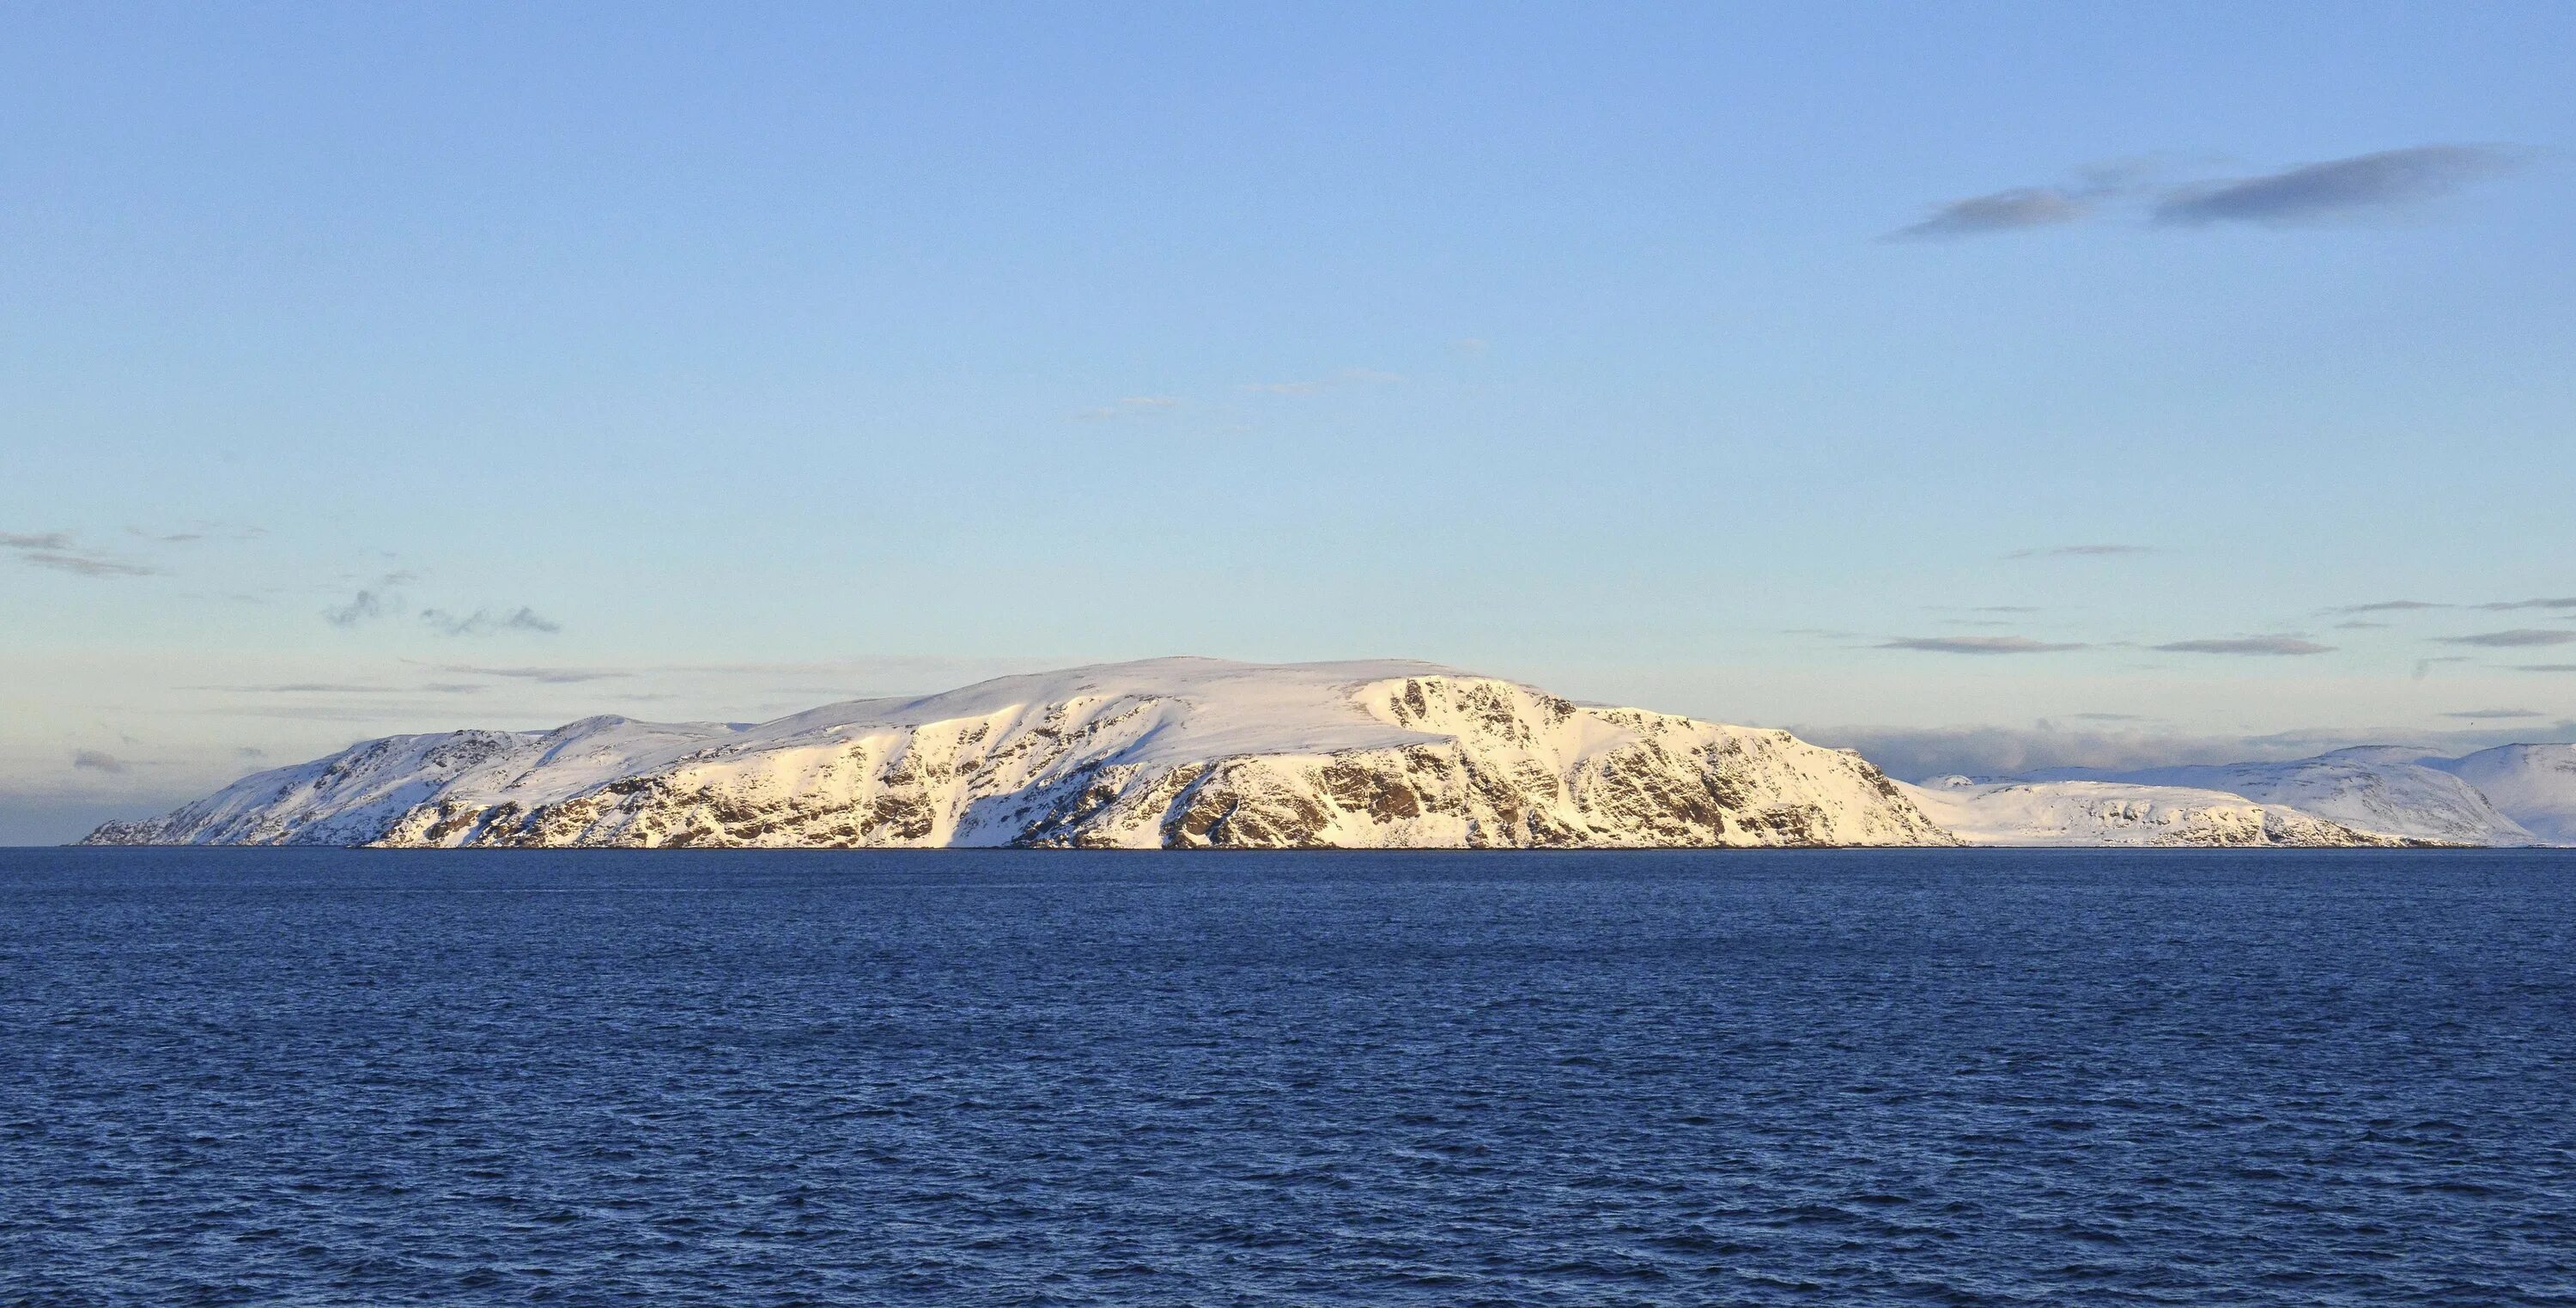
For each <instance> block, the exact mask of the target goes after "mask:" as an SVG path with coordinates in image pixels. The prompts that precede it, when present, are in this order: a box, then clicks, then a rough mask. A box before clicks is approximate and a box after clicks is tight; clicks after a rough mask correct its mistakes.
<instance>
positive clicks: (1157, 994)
mask: <svg viewBox="0 0 2576 1308" xmlns="http://www.w3.org/2000/svg"><path fill="white" fill-rule="evenodd" d="M415 1302H418V1303H458V1304H464V1303H473V1304H484V1303H516V1302H530V1303H534V1302H550V1303H573V1304H628V1303H632V1304H648V1303H649V1304H657V1305H658V1304H676V1305H696V1304H706V1305H759V1304H790V1303H841V1304H873V1303H888V1302H910V1303H937V1304H1007V1303H1152V1304H1162V1303H1173V1304H1177V1303H1192V1304H1224V1303H1351V1302H1387V1303H1392V1302H1405V1303H1424V1304H1453V1303H1456V1304H1467V1303H1513V1304H1523V1303H1527V1304H1550V1303H1562V1304H1619V1303H1727V1302H1732V1303H1751V1304H1771V1303H1830V1304H1851V1303H1880V1302H1936V1303H2032V1304H2063V1303H2191V1304H2205V1303H2227V1304H2268V1303H2277V1304H2333V1303H2351V1304H2360V1303H2370V1304H2383V1303H2455V1304H2481V1305H2483V1304H2504V1303H2568V1302H2576V859H2571V858H2570V857H2569V856H2568V855H2566V854H2556V853H2467V854H2464V853H2386V852H2364V853H2353V854H2344V853H2307V852H2294V853H2213V854H2188V853H2187V854H2165V855H2147V856H2141V855H2090V854H2073V853H2029V854H2001V853H1957V852H1906V853H1898V854H1863V853H1805V854H1777V855H1744V854H1734V855H1728V854H1712V855H1698V854H1653V855H1601V856H1591V855H1532V856H1520V855H1507V854H1474V855H1409V856H1393V857H1390V856H1378V855H1358V854H1351V855H1303V856H1275V857H1274V856H1261V855H1227V856H1214V857H1193V856H1184V855H1163V856H1135V855H1105V856H1093V855H1078V854H1061V853H1048V854H1008V853H996V854H966V853H953V854H897V855H869V854H782V855H762V854H689V853H649V854H622V853H563V854H502V855H480V854H387V853H368V852H343V851H289V852H272V851H224V850H217V851H200V852H189V851H113V850H99V851H61V852H56V851H9V852H5V853H0V1303H9V1304H46V1305H53V1304H85V1303H120V1304H151V1305H165V1304H168V1305H178V1304H215V1303H225V1304H232V1303H239V1304H335V1305H337V1304H388V1303H415Z"/></svg>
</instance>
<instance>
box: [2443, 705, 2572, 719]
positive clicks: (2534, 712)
mask: <svg viewBox="0 0 2576 1308" xmlns="http://www.w3.org/2000/svg"><path fill="white" fill-rule="evenodd" d="M2442 716H2443V717H2446V718H2467V719H2471V720H2475V719H2480V718H2545V717H2547V716H2549V715H2548V714H2546V713H2543V712H2541V711H2539V710H2538V709H2521V708H2490V709H2462V710H2460V711H2459V712H2457V713H2445V714H2443V715H2442Z"/></svg>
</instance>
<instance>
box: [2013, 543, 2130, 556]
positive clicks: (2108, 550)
mask: <svg viewBox="0 0 2576 1308" xmlns="http://www.w3.org/2000/svg"><path fill="white" fill-rule="evenodd" d="M2155 552H2156V547H2155V546H2153V545H2118V544H2098V545H2049V546H2044V547H2041V548H2037V549H2026V550H2014V551H2013V552H2012V553H2010V554H2007V555H2005V556H2004V557H2005V558H2008V559H2091V558H2108V557H2113V556H2116V555H2121V554H2153V553H2155Z"/></svg>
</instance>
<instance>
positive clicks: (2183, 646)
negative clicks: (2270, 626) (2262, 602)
mask: <svg viewBox="0 0 2576 1308" xmlns="http://www.w3.org/2000/svg"><path fill="white" fill-rule="evenodd" d="M2148 648H2149V649H2154V650H2160V651H2162V652H2164V653H2167V654H2236V655H2245V656H2249V657H2290V658H2296V657H2302V656H2305V655H2309V654H2330V653H2333V652H2334V646H2332V645H2320V644H2318V643H2316V642H2315V641H2312V640H2301V639H2299V638H2298V637H2296V636H2237V637H2229V638H2225V639H2215V640H2177V641H2171V642H2168V643H2166V644H2162V645H2150V646H2148Z"/></svg>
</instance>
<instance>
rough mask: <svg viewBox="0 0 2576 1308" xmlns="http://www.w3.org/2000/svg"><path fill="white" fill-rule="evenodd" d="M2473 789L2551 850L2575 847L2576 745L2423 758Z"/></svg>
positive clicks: (2519, 747)
mask: <svg viewBox="0 0 2576 1308" xmlns="http://www.w3.org/2000/svg"><path fill="white" fill-rule="evenodd" d="M2422 762H2423V765H2424V766H2426V767H2429V768H2438V769H2440V770H2441V771H2444V772H2448V773H2450V774H2451V775H2452V776H2455V777H2458V778H2459V779H2460V780H2462V781H2465V782H2468V783H2469V784H2470V785H2472V786H2475V787H2477V790H2478V793H2479V794H2481V795H2484V796H2486V798H2487V802H2488V803H2490V804H2493V805H2495V807H2496V810H2497V811H2498V812H2500V813H2503V814H2504V815H2505V816H2506V817H2509V818H2511V819H2513V820H2514V822H2515V823H2516V824H2517V825H2519V826H2520V827H2522V829H2523V830H2525V831H2528V832H2530V833H2531V834H2532V835H2534V836H2537V837H2539V838H2540V839H2542V840H2545V841H2548V842H2549V843H2550V844H2553V845H2576V745H2499V746H2497V747H2496V748H2494V749H2482V750H2479V751H2478V752H2477V753H2475V754H2471V755H2468V756H2467V757H2465V758H2428V759H2424V760H2422Z"/></svg>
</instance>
